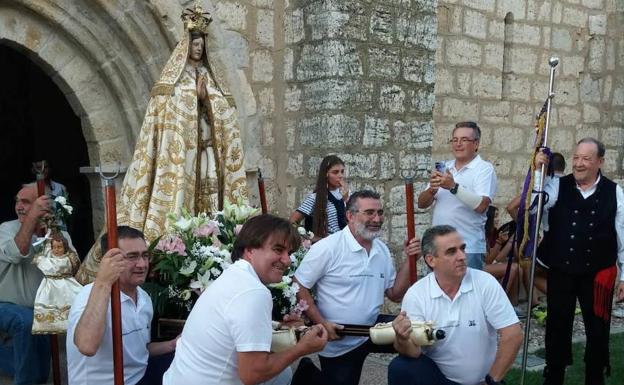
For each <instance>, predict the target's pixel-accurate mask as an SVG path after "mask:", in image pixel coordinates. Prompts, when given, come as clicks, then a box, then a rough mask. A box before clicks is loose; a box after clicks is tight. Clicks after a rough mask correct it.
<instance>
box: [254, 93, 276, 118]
mask: <svg viewBox="0 0 624 385" xmlns="http://www.w3.org/2000/svg"><path fill="white" fill-rule="evenodd" d="M258 106H259V107H260V108H259V109H260V114H262V115H265V116H266V115H271V114H272V113H273V111H275V97H274V96H273V88H263V89H261V90H260V92H258Z"/></svg>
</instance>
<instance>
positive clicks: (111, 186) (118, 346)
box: [100, 173, 124, 385]
mask: <svg viewBox="0 0 624 385" xmlns="http://www.w3.org/2000/svg"><path fill="white" fill-rule="evenodd" d="M100 175H102V174H101V173H100ZM116 176H117V175H115V176H114V177H112V178H107V177H104V176H103V175H102V178H103V179H104V195H105V197H106V232H107V238H108V249H109V250H110V249H113V248H116V247H117V202H116V197H115V177H116ZM102 253H104V250H102ZM111 316H112V332H113V370H114V375H115V382H114V384H115V385H123V384H124V368H123V342H122V339H121V333H122V331H121V299H120V292H119V281H117V282H115V283H114V284H113V286H112V288H111Z"/></svg>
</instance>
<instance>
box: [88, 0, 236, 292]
mask: <svg viewBox="0 0 624 385" xmlns="http://www.w3.org/2000/svg"><path fill="white" fill-rule="evenodd" d="M182 20H183V21H184V26H185V28H184V37H183V38H182V39H181V40H180V42H179V43H178V44H177V46H176V47H175V49H174V50H173V52H172V54H171V56H170V57H169V60H168V61H167V63H166V65H165V67H164V69H163V70H162V73H161V75H160V78H159V79H158V81H157V82H156V84H155V85H154V87H153V88H152V91H151V95H150V100H149V102H148V105H147V111H146V113H145V118H144V120H143V125H142V127H141V131H140V133H139V138H138V140H137V143H136V147H135V150H134V155H133V158H132V162H131V163H130V166H129V167H128V171H127V173H126V176H125V178H124V181H123V185H122V188H121V194H120V199H119V202H118V205H117V223H118V224H119V225H127V226H130V227H133V228H136V229H138V230H141V231H143V233H144V234H145V237H146V240H147V241H148V242H150V241H152V240H154V239H156V238H157V237H158V236H159V235H161V234H164V233H165V230H166V228H167V214H168V213H174V214H176V215H177V214H180V212H181V211H182V209H185V210H186V211H187V212H189V213H192V214H197V213H199V212H207V213H210V212H214V211H217V210H221V209H222V208H223V201H224V199H227V200H229V201H230V202H236V201H238V200H239V199H242V200H243V201H246V200H247V186H246V178H245V170H244V165H243V163H244V162H243V161H244V156H243V147H242V143H241V137H240V129H239V127H238V121H237V118H236V111H235V107H234V105H233V104H234V103H233V100H232V98H231V96H230V94H229V92H227V90H226V88H225V86H224V82H223V78H222V77H221V76H219V74H217V73H215V71H214V70H213V68H214V67H213V66H211V65H210V63H209V60H208V51H207V49H206V41H205V37H206V35H207V32H208V25H209V23H210V21H211V19H210V16H209V15H208V14H207V13H204V12H203V11H202V9H201V7H200V6H199V5H196V6H195V7H194V9H187V10H186V11H185V13H184V14H183V15H182ZM230 101H232V103H230ZM101 255H102V253H101V250H99V246H98V242H96V244H95V245H94V247H92V249H91V251H90V252H89V254H88V255H87V258H85V262H84V263H83V264H82V266H81V269H80V271H79V272H78V274H77V279H78V281H80V282H81V283H83V284H84V283H86V282H90V281H92V280H93V279H94V278H95V273H96V271H97V264H99V261H100V259H101Z"/></svg>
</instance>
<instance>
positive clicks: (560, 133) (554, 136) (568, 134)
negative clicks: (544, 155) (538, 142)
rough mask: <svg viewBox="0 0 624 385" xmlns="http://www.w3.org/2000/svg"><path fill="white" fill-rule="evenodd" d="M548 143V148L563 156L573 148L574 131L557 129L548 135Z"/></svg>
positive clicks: (562, 128)
mask: <svg viewBox="0 0 624 385" xmlns="http://www.w3.org/2000/svg"><path fill="white" fill-rule="evenodd" d="M548 141H549V145H550V148H551V149H552V150H553V151H555V152H561V153H563V154H564V155H565V154H567V153H568V151H571V149H573V148H574V145H575V143H576V141H575V140H574V131H573V130H566V129H564V127H558V129H557V130H552V131H551V132H549V133H548Z"/></svg>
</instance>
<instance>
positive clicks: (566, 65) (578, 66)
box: [561, 55, 585, 76]
mask: <svg viewBox="0 0 624 385" xmlns="http://www.w3.org/2000/svg"><path fill="white" fill-rule="evenodd" d="M584 69H585V58H584V57H583V56H567V55H566V58H565V60H562V61H561V73H562V74H563V75H564V76H579V74H580V73H581V72H583V71H584Z"/></svg>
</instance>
